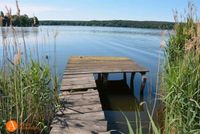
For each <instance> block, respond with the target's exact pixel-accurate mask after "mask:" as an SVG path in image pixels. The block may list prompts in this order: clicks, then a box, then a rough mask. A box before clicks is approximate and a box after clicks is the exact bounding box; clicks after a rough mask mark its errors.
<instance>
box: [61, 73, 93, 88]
mask: <svg viewBox="0 0 200 134" xmlns="http://www.w3.org/2000/svg"><path fill="white" fill-rule="evenodd" d="M69 76H71V77H67V78H65V77H64V78H63V80H62V86H61V91H67V90H76V89H89V88H96V83H95V79H94V76H93V74H84V75H79V74H77V75H69ZM79 76H81V77H79Z"/></svg>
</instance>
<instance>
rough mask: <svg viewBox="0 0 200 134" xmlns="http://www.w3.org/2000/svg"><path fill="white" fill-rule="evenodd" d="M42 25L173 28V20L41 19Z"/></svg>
mask: <svg viewBox="0 0 200 134" xmlns="http://www.w3.org/2000/svg"><path fill="white" fill-rule="evenodd" d="M40 25H68V26H105V27H133V28H153V29H172V28H173V27H174V23H173V22H162V21H128V20H108V21H96V20H93V21H59V20H58V21H55V20H45V21H40Z"/></svg>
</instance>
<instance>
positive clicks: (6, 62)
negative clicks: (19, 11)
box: [0, 28, 58, 133]
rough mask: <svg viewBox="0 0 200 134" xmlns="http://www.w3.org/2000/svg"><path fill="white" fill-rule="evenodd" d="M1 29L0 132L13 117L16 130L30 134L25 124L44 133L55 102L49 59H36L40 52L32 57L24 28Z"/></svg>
mask: <svg viewBox="0 0 200 134" xmlns="http://www.w3.org/2000/svg"><path fill="white" fill-rule="evenodd" d="M1 30H2V37H3V39H2V40H3V58H2V63H3V64H2V65H1V66H0V93H1V94H0V128H1V130H0V131H1V132H2V133H5V132H6V130H5V122H6V121H9V120H11V119H14V120H16V121H17V122H18V125H19V129H18V130H17V132H16V133H30V131H29V130H27V129H26V128H27V127H29V128H30V130H32V131H34V132H43V133H47V132H48V131H49V129H50V128H49V125H50V123H51V120H52V118H53V116H54V111H55V109H56V106H57V104H58V102H57V100H58V99H57V94H58V92H57V91H58V89H57V88H58V83H57V77H56V74H53V73H52V71H51V69H50V66H49V64H48V63H49V62H48V61H46V62H45V61H44V59H43V60H40V59H39V58H38V53H39V51H37V52H35V53H36V54H37V55H36V56H34V53H33V52H31V51H30V50H28V49H27V44H26V41H25V36H24V35H25V33H24V30H23V28H22V29H21V30H19V29H18V30H19V31H17V32H16V30H15V28H2V29H1ZM10 31H11V32H10ZM11 33H12V34H11ZM10 34H11V35H10ZM19 34H21V35H20V36H22V42H23V46H21V45H20V44H21V43H20V41H19V40H20V38H19ZM33 57H37V58H33ZM46 60H48V59H46ZM55 79H56V80H55Z"/></svg>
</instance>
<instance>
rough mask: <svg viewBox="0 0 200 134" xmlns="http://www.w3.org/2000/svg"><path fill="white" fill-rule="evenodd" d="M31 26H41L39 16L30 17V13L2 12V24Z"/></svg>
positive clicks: (0, 14) (0, 13)
mask: <svg viewBox="0 0 200 134" xmlns="http://www.w3.org/2000/svg"><path fill="white" fill-rule="evenodd" d="M11 25H12V26H16V27H31V26H39V20H38V18H37V17H35V16H34V17H32V18H29V17H28V15H26V14H25V15H10V14H6V15H4V13H3V12H2V11H1V12H0V26H11Z"/></svg>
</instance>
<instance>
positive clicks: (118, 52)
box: [0, 26, 163, 133]
mask: <svg viewBox="0 0 200 134" xmlns="http://www.w3.org/2000/svg"><path fill="white" fill-rule="evenodd" d="M1 31H2V32H0V36H1V37H2V38H0V59H1V58H2V56H3V52H2V51H3V50H2V49H3V45H2V44H3V43H2V42H3V40H2V39H5V38H6V39H7V43H8V44H9V45H10V46H12V45H14V43H13V40H12V38H13V31H12V30H11V29H10V28H1ZM15 33H16V34H15V35H16V36H17V43H18V44H19V46H20V47H22V49H21V50H22V51H23V45H22V44H24V41H25V43H26V46H27V49H28V50H29V51H30V52H31V53H32V54H33V55H34V54H35V53H36V52H37V51H39V58H40V59H45V58H44V57H46V56H48V59H49V61H48V62H49V63H51V62H53V60H54V59H55V57H56V67H57V72H58V75H59V76H60V80H61V78H62V74H63V72H64V68H65V66H66V63H67V61H68V59H69V58H70V56H75V55H82V56H123V57H128V58H130V59H132V60H134V61H135V62H137V63H138V64H140V65H142V66H144V67H145V68H148V69H149V71H150V72H149V73H148V74H147V76H148V80H147V84H146V87H145V92H144V98H142V99H141V97H140V95H139V94H140V91H139V90H138V89H139V87H140V84H141V75H140V74H136V76H135V80H134V83H135V85H134V86H135V91H134V95H133V91H131V90H129V89H128V87H129V86H130V74H128V75H127V81H128V82H127V84H124V83H123V82H122V81H120V79H121V78H122V75H121V74H112V75H109V80H112V81H110V82H109V83H108V85H107V87H106V88H105V89H102V90H100V92H101V97H102V98H103V99H102V102H103V108H104V110H105V115H106V118H107V120H108V121H109V124H108V127H109V129H117V130H121V131H122V132H125V133H127V124H126V122H125V118H124V116H123V115H122V113H121V112H123V113H124V114H125V115H126V116H127V117H128V119H129V121H130V122H131V124H132V125H133V126H134V124H135V121H136V118H135V111H136V109H139V111H140V118H141V120H142V121H143V122H142V123H144V124H143V127H144V128H146V127H147V125H146V124H147V122H148V116H147V113H146V110H145V109H146V108H145V107H141V106H140V105H139V104H140V102H141V101H142V100H144V101H147V102H148V106H149V108H150V110H151V107H152V103H151V102H152V100H153V99H154V96H155V83H156V75H157V68H158V59H159V58H162V57H163V52H162V51H160V41H161V38H160V35H161V31H160V30H155V29H137V28H112V27H81V26H41V27H36V28H15ZM55 33H58V36H57V37H56V38H55ZM2 34H3V35H2ZM23 36H24V37H25V40H23V38H22V37H23ZM10 48H12V47H10ZM55 48H56V53H54V50H55ZM0 64H1V63H0ZM52 68H54V66H53V65H52ZM116 80H117V81H116Z"/></svg>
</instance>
